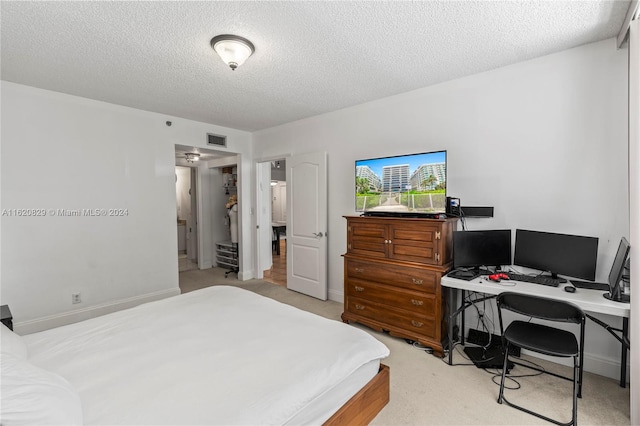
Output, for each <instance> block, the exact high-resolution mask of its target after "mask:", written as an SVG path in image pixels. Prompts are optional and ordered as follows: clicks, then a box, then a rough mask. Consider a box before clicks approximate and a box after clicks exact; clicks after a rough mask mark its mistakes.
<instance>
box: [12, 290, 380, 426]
mask: <svg viewBox="0 0 640 426" xmlns="http://www.w3.org/2000/svg"><path fill="white" fill-rule="evenodd" d="M1 328H2V333H3V334H2V357H1V359H0V361H1V363H2V395H1V398H2V418H1V419H0V421H1V422H2V424H3V425H5V426H9V425H11V424H18V423H20V424H22V423H24V422H23V420H27V421H30V422H31V423H34V424H87V425H94V424H95V425H107V424H109V425H116V424H120V425H122V424H127V425H134V424H135V425H160V424H171V425H186V424H189V425H195V424H225V425H236V424H237V425H241V424H242V425H257V424H269V425H271V424H323V423H324V424H327V425H332V424H346V423H349V424H366V423H368V422H369V421H371V419H373V417H375V415H376V414H377V413H378V412H379V411H380V410H381V409H382V408H383V407H384V405H385V404H386V403H387V402H388V399H389V369H388V367H386V366H384V365H383V364H381V362H380V361H381V360H382V359H383V358H385V357H387V356H388V354H389V350H388V349H387V347H386V346H384V345H383V344H382V343H380V342H379V341H377V340H376V339H374V338H373V337H372V336H370V335H369V334H368V333H366V332H364V331H362V330H360V329H358V328H355V327H352V326H349V325H346V324H343V323H341V322H339V321H332V320H329V319H326V318H323V317H320V316H317V315H314V314H311V313H309V312H305V311H302V310H300V309H297V308H294V307H292V306H289V305H286V304H283V303H280V302H277V301H275V300H272V299H269V298H266V297H263V296H260V295H257V294H255V293H253V292H250V291H247V290H244V289H241V288H236V287H231V286H213V287H209V288H205V289H202V290H198V291H194V292H190V293H186V294H182V295H180V296H176V297H172V298H168V299H164V300H160V301H156V302H151V303H147V304H144V305H140V306H137V307H135V308H131V309H127V310H124V311H120V312H115V313H112V314H109V315H105V316H102V317H98V318H93V319H90V320H87V321H82V322H79V323H75V324H70V325H67V326H64V327H59V328H55V329H51V330H46V331H43V332H39V333H34V334H31V335H26V336H18V335H17V334H14V333H12V332H11V331H9V330H8V329H7V328H6V327H1Z"/></svg>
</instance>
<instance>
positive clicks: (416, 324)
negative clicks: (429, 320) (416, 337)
mask: <svg viewBox="0 0 640 426" xmlns="http://www.w3.org/2000/svg"><path fill="white" fill-rule="evenodd" d="M411 324H412V325H413V326H414V327H422V325H423V323H421V322H420V321H416V320H411Z"/></svg>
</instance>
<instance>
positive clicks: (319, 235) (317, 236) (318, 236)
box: [313, 232, 322, 238]
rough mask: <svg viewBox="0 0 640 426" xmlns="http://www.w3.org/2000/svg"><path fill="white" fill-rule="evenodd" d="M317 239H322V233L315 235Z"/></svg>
mask: <svg viewBox="0 0 640 426" xmlns="http://www.w3.org/2000/svg"><path fill="white" fill-rule="evenodd" d="M313 235H314V236H315V237H316V238H322V232H318V233H317V234H316V233H314V234H313Z"/></svg>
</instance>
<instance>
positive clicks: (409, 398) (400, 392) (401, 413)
mask: <svg viewBox="0 0 640 426" xmlns="http://www.w3.org/2000/svg"><path fill="white" fill-rule="evenodd" d="M224 272H225V270H224V269H219V268H213V269H209V270H204V271H188V272H182V273H180V288H181V289H182V292H187V291H193V290H197V289H199V288H202V287H207V286H210V285H233V286H238V287H242V288H245V289H247V290H251V291H253V292H256V293H259V294H261V295H263V296H267V297H270V298H273V299H276V300H279V301H281V302H283V303H287V304H290V305H293V306H296V307H298V308H300V309H304V310H306V311H309V312H313V313H315V314H318V315H321V316H324V317H326V318H330V319H334V320H337V321H340V314H341V313H342V304H341V303H338V302H332V301H327V302H323V301H320V300H317V299H314V298H311V297H308V296H305V295H302V294H299V293H296V292H293V291H290V290H287V289H286V288H284V287H281V286H278V285H274V284H271V283H267V282H264V281H259V280H250V281H244V282H242V281H238V280H237V279H236V277H235V274H234V275H229V277H228V278H224ZM354 327H359V328H361V329H363V330H365V331H367V332H369V333H370V334H371V335H372V336H374V337H375V338H377V339H378V340H380V341H381V342H383V343H384V344H385V345H387V347H388V348H389V349H390V350H391V355H390V356H389V358H387V359H385V360H384V363H385V364H387V365H388V366H389V367H390V368H391V400H390V402H389V404H388V405H387V406H386V407H385V408H384V409H383V410H382V411H381V412H380V414H378V416H377V417H376V418H375V419H374V420H373V422H372V423H371V424H372V425H538V424H540V425H542V424H544V425H548V424H550V423H548V422H545V421H543V420H541V419H538V418H537V417H534V416H531V415H529V414H526V413H523V412H521V411H518V410H516V409H514V408H511V407H509V406H507V405H500V404H498V403H497V402H496V400H497V397H498V385H496V384H494V380H495V381H496V382H498V383H499V377H497V378H496V377H494V373H495V372H494V373H490V372H487V371H485V370H483V369H479V368H476V367H475V366H474V365H455V366H449V365H448V364H446V363H445V362H444V361H443V360H442V359H440V358H436V357H434V356H433V355H430V354H427V353H425V352H424V351H423V350H420V349H416V348H414V347H413V346H411V345H409V344H408V343H406V342H405V340H404V339H398V338H393V337H389V336H388V335H386V334H384V333H377V332H375V331H372V330H369V329H368V328H366V327H363V326H359V325H354ZM530 359H531V360H534V361H535V362H537V363H538V364H540V365H543V366H544V367H545V368H548V369H553V370H554V371H556V372H562V373H563V374H567V375H570V374H571V372H570V369H569V368H567V367H563V366H558V365H557V364H553V363H549V362H545V361H542V360H538V359H535V358H530ZM454 363H456V364H468V363H469V361H467V360H466V359H465V358H464V357H463V355H462V351H459V352H456V353H455V355H454ZM530 373H531V370H528V369H524V368H522V367H517V366H516V368H514V369H513V370H512V374H514V375H515V374H530ZM517 380H518V382H519V384H520V386H521V388H520V389H518V390H511V391H505V395H506V396H507V398H509V401H511V402H513V403H520V404H521V405H525V406H528V407H529V408H531V409H533V410H534V411H543V412H544V413H545V414H546V415H547V416H549V417H552V418H556V419H559V420H561V421H569V420H570V418H571V397H570V395H571V388H570V387H571V383H570V382H568V381H565V380H561V379H557V378H554V377H552V376H549V375H542V376H536V377H526V378H518V379H517ZM509 385H511V386H517V385H516V384H515V383H513V382H511V383H510V384H509ZM629 398H630V393H629V388H626V389H623V388H621V387H620V386H618V383H617V381H616V380H613V379H609V378H605V377H602V376H598V375H595V374H591V373H587V372H585V374H584V384H583V390H582V399H579V400H578V423H579V424H582V425H629V424H630V417H629V401H630V400H629Z"/></svg>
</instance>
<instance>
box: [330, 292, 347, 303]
mask: <svg viewBox="0 0 640 426" xmlns="http://www.w3.org/2000/svg"><path fill="white" fill-rule="evenodd" d="M328 296H329V300H333V301H334V302H340V303H344V291H340V290H331V289H329V294H328Z"/></svg>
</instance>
